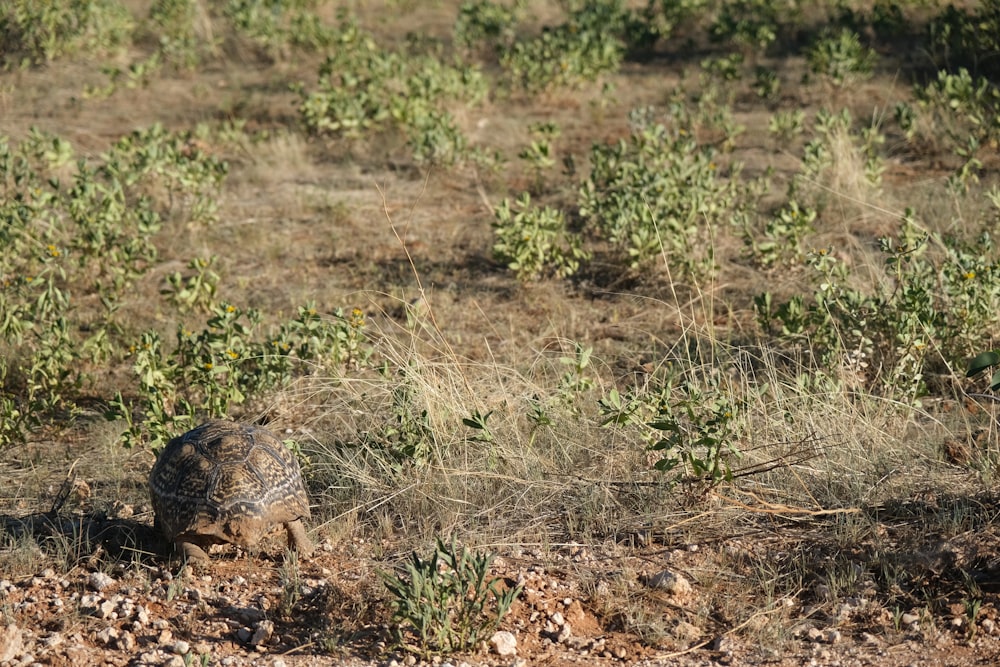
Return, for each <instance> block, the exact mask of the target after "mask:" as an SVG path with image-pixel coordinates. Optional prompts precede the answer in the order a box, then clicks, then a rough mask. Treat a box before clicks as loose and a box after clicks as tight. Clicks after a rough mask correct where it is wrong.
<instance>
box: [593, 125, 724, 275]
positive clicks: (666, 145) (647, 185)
mask: <svg viewBox="0 0 1000 667" xmlns="http://www.w3.org/2000/svg"><path fill="white" fill-rule="evenodd" d="M738 198H739V179H738V178H735V177H734V176H733V175H732V174H729V175H722V174H720V173H719V169H718V166H717V164H716V162H715V151H714V149H713V148H712V147H710V146H702V145H699V144H698V142H697V141H696V140H695V139H694V138H693V137H692V136H691V133H690V131H689V130H687V129H686V128H685V127H678V128H676V129H673V130H670V129H667V128H666V127H665V126H663V125H660V124H656V125H651V126H640V127H636V128H635V129H634V130H633V131H632V133H631V135H630V136H629V137H628V139H622V140H620V141H619V142H618V143H617V144H612V145H596V146H594V148H593V149H592V151H591V174H590V177H589V178H588V179H587V180H585V181H584V182H583V184H582V185H581V187H580V196H579V201H580V215H581V217H582V218H583V219H584V220H586V221H587V222H588V223H589V224H591V225H592V226H593V228H594V229H595V231H596V232H597V233H598V234H599V235H600V236H601V237H603V238H605V239H607V240H608V241H609V242H610V243H611V244H612V246H614V247H615V248H616V249H617V250H618V251H619V252H620V253H621V256H622V257H623V259H624V261H625V262H626V263H627V264H628V265H629V266H631V267H638V266H640V265H644V264H647V263H649V261H650V260H652V259H654V258H656V257H661V256H662V257H664V258H665V259H666V262H667V264H668V265H670V267H671V268H674V269H679V275H680V276H681V277H683V278H686V279H692V280H698V279H701V278H704V277H706V276H710V275H712V274H713V273H714V272H715V269H716V265H715V256H714V249H713V246H712V243H711V240H710V235H711V233H712V229H713V228H714V227H715V226H716V225H719V224H721V223H722V222H723V221H724V220H725V218H726V214H727V212H729V211H731V210H732V209H733V208H734V207H736V206H737V205H738Z"/></svg>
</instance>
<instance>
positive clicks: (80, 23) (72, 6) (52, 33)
mask: <svg viewBox="0 0 1000 667" xmlns="http://www.w3.org/2000/svg"><path fill="white" fill-rule="evenodd" d="M133 29H134V25H133V21H132V18H131V16H130V15H129V12H128V10H127V9H126V8H125V7H124V6H123V5H122V4H121V3H119V2H117V1H116V0H58V1H56V2H35V1H34V0H10V1H9V2H5V3H4V4H3V5H0V54H2V55H0V62H3V63H4V64H5V65H40V64H43V63H47V62H50V61H52V60H55V59H56V58H60V57H63V56H71V55H74V54H76V53H80V52H82V51H86V52H88V53H96V54H108V53H113V52H115V51H118V50H119V49H121V48H122V47H124V46H125V44H126V43H127V41H128V39H129V38H130V37H131V33H132V30H133Z"/></svg>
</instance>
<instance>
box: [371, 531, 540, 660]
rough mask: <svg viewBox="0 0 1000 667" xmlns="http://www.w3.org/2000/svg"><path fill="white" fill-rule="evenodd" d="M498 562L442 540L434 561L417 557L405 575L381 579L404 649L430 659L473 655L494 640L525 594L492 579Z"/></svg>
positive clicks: (417, 555)
mask: <svg viewBox="0 0 1000 667" xmlns="http://www.w3.org/2000/svg"><path fill="white" fill-rule="evenodd" d="M492 561H493V557H492V556H490V555H489V554H483V553H473V552H471V551H469V550H468V549H467V548H465V547H462V548H461V549H459V548H458V547H457V546H455V543H454V541H452V543H451V544H450V545H448V544H445V543H444V542H443V541H442V540H441V539H440V538H438V539H437V547H436V548H435V550H434V552H433V553H432V554H431V555H430V557H429V558H422V557H421V556H420V555H419V554H417V553H416V552H413V554H412V555H411V557H410V560H409V561H408V562H407V563H406V566H405V568H403V571H402V572H399V573H385V572H383V573H381V577H382V581H383V582H384V583H385V586H386V588H388V589H389V592H390V593H391V594H392V595H393V601H392V604H393V619H394V620H395V621H396V623H397V624H398V625H397V632H398V636H399V642H400V646H402V647H403V648H405V649H407V650H411V651H414V652H416V653H419V654H421V655H424V656H429V655H431V654H435V653H451V652H455V651H468V650H470V649H473V648H475V647H477V646H478V645H479V643H480V642H482V641H485V640H486V639H488V638H489V636H490V635H491V634H492V633H493V632H494V631H495V630H496V629H497V628H498V627H499V625H500V621H501V620H502V619H503V617H504V616H505V615H506V614H507V612H508V611H509V610H510V607H511V605H512V604H513V603H514V601H515V600H516V599H517V596H518V595H520V593H521V588H520V587H519V586H518V587H513V588H505V587H504V586H503V585H502V583H503V582H502V581H501V580H500V579H499V578H494V577H490V576H489V568H490V564H491V563H492ZM410 636H412V637H413V640H415V641H416V645H413V644H411V643H410V642H409V638H410Z"/></svg>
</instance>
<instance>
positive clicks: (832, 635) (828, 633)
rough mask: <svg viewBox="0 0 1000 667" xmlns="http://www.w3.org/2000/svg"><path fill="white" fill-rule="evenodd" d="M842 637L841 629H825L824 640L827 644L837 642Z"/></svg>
mask: <svg viewBox="0 0 1000 667" xmlns="http://www.w3.org/2000/svg"><path fill="white" fill-rule="evenodd" d="M840 639H841V634H840V630H838V629H837V628H827V629H826V630H824V631H823V641H825V642H826V643H827V644H836V643H837V642H839V641H840Z"/></svg>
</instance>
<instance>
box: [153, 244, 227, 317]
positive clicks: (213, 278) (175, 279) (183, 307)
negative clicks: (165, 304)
mask: <svg viewBox="0 0 1000 667" xmlns="http://www.w3.org/2000/svg"><path fill="white" fill-rule="evenodd" d="M218 259H219V258H218V257H217V256H216V255H212V256H211V257H209V258H208V259H205V258H203V257H199V258H197V259H192V260H191V261H189V262H188V269H190V270H191V271H192V272H193V273H191V274H190V275H188V276H183V275H181V273H180V271H174V272H173V273H171V274H170V275H169V276H167V283H168V284H169V285H170V287H169V288H168V289H166V290H164V292H163V293H164V294H165V295H166V296H167V299H168V300H169V301H171V302H172V303H173V304H174V305H176V306H177V308H178V310H180V312H182V313H183V312H187V311H189V310H191V309H192V308H198V309H200V310H203V311H208V310H209V308H210V307H211V306H212V304H213V303H214V302H215V293H216V291H217V290H218V287H219V274H217V273H216V272H215V271H214V270H213V267H214V266H215V264H216V262H217V261H218Z"/></svg>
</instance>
